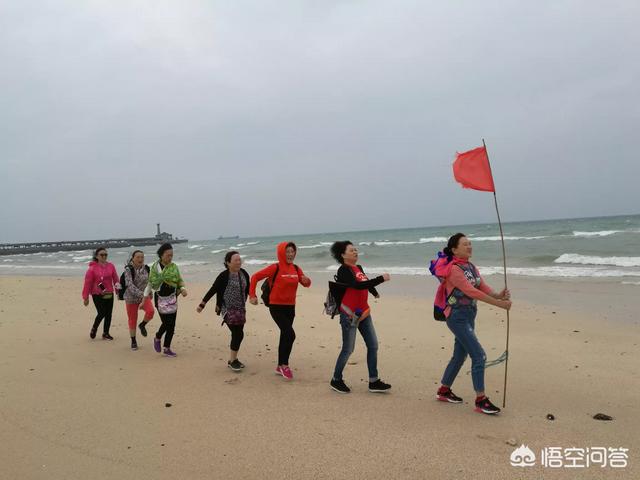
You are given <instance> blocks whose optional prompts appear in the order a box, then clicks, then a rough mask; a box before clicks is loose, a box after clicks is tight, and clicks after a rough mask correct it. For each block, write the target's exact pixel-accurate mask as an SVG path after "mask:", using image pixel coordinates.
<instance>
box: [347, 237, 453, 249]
mask: <svg viewBox="0 0 640 480" xmlns="http://www.w3.org/2000/svg"><path fill="white" fill-rule="evenodd" d="M447 240H448V239H447V238H446V237H428V238H421V239H419V240H378V241H375V242H360V245H364V244H367V245H369V246H370V245H372V244H373V245H376V246H378V247H385V246H387V245H420V244H422V243H444V242H446V241H447Z"/></svg>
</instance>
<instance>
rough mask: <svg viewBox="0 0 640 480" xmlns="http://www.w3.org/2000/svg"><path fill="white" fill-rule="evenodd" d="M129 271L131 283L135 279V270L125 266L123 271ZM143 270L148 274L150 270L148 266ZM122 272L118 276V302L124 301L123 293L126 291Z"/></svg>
mask: <svg viewBox="0 0 640 480" xmlns="http://www.w3.org/2000/svg"><path fill="white" fill-rule="evenodd" d="M127 268H128V269H129V270H131V280H132V281H133V279H134V278H136V270H135V269H134V268H133V267H132V266H131V265H125V267H124V269H125V270H126V269H127ZM144 269H145V270H146V271H147V273H149V272H150V271H151V270H150V269H149V265H145V266H144ZM124 278H125V277H124V272H122V275H120V290H118V300H124V292H125V290H126V289H127V282H126V281H125V279H124Z"/></svg>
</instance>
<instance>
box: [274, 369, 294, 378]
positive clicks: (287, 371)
mask: <svg viewBox="0 0 640 480" xmlns="http://www.w3.org/2000/svg"><path fill="white" fill-rule="evenodd" d="M276 375H282V376H283V377H284V378H286V379H287V380H293V372H292V371H291V369H290V368H289V367H288V366H282V367H278V368H276Z"/></svg>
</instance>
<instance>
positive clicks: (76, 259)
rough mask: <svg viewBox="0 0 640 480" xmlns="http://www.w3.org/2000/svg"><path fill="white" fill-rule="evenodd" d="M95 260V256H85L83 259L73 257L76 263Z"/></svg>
mask: <svg viewBox="0 0 640 480" xmlns="http://www.w3.org/2000/svg"><path fill="white" fill-rule="evenodd" d="M91 259H93V255H83V256H81V257H72V260H73V261H74V263H80V262H86V261H88V260H91Z"/></svg>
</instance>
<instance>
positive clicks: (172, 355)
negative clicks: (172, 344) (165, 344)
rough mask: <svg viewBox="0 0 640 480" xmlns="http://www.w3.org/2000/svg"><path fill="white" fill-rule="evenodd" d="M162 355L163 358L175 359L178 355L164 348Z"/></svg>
mask: <svg viewBox="0 0 640 480" xmlns="http://www.w3.org/2000/svg"><path fill="white" fill-rule="evenodd" d="M162 354H163V355H164V356H165V357H177V356H178V354H177V353H176V352H173V351H171V349H170V348H165V349H164V352H162Z"/></svg>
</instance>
